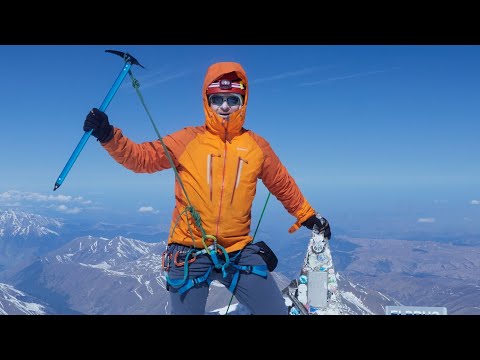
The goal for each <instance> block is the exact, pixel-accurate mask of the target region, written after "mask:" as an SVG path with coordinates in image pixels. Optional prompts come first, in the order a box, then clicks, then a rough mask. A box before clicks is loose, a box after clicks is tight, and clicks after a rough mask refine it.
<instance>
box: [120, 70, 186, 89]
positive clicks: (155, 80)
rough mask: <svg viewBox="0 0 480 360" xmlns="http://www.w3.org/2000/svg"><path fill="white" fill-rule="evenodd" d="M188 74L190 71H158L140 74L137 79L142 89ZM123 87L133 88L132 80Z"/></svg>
mask: <svg viewBox="0 0 480 360" xmlns="http://www.w3.org/2000/svg"><path fill="white" fill-rule="evenodd" d="M187 74H188V71H182V72H176V73H172V74H165V73H164V72H156V73H153V74H149V75H146V76H140V77H137V78H136V79H137V80H138V82H139V83H140V90H142V89H145V88H149V87H152V86H155V85H158V84H162V83H164V82H167V81H171V80H174V79H178V78H181V77H184V76H186V75H187ZM122 87H130V88H131V89H132V90H133V87H132V84H131V82H126V83H124V84H123V85H122Z"/></svg>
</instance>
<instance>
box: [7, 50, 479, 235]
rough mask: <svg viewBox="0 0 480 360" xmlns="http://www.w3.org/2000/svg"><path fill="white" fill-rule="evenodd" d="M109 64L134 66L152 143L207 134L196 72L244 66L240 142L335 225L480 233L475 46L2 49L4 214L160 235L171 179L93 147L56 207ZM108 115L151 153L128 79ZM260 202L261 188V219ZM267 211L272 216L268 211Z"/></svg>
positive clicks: (109, 74) (107, 80)
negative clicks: (284, 171)
mask: <svg viewBox="0 0 480 360" xmlns="http://www.w3.org/2000/svg"><path fill="white" fill-rule="evenodd" d="M106 49H116V50H120V51H126V52H129V53H131V54H132V55H133V56H135V57H136V58H137V59H138V60H139V61H140V63H141V64H142V65H144V66H145V67H146V69H141V68H139V67H133V68H132V70H133V73H134V75H135V77H136V78H137V79H138V80H139V81H140V85H141V87H140V90H141V91H142V94H143V96H144V98H145V101H146V103H147V106H148V107H149V109H150V111H151V113H152V115H153V118H154V120H155V122H156V124H157V127H158V128H159V130H160V133H161V135H162V136H165V135H167V134H169V133H171V132H173V131H176V130H178V129H180V128H183V127H185V126H191V125H199V124H203V121H204V120H203V119H204V114H203V109H202V102H201V89H202V84H203V78H204V75H205V72H206V69H207V67H208V66H209V65H210V64H212V63H214V62H217V61H237V62H240V63H241V64H242V65H243V66H244V68H245V69H246V71H247V75H248V76H249V81H250V102H249V107H248V110H247V119H246V123H245V127H246V128H248V129H251V130H253V131H256V132H257V133H258V134H260V135H262V136H263V137H265V138H266V139H267V140H268V141H269V142H270V144H271V145H272V147H273V149H274V150H275V151H276V152H277V154H278V156H279V157H280V159H281V160H282V161H283V162H284V164H285V165H286V166H287V168H288V169H289V171H290V173H291V174H292V175H293V176H294V178H295V179H296V181H297V183H298V184H299V186H300V187H301V189H302V191H303V192H304V194H305V195H306V197H307V198H308V199H309V200H310V202H311V203H312V204H313V205H314V207H315V208H317V210H318V211H320V212H322V213H323V214H325V216H326V217H330V218H332V219H334V220H335V221H336V222H337V223H339V224H342V225H343V226H347V225H348V224H353V223H356V222H358V223H360V222H362V219H365V218H366V217H367V214H373V213H375V214H382V216H389V214H395V216H397V217H398V218H400V217H401V216H403V218H402V219H403V220H402V221H405V222H411V223H415V224H416V225H417V226H424V225H425V226H432V224H436V225H437V226H441V223H442V222H443V221H446V220H448V221H451V223H454V224H456V226H457V227H458V228H459V229H462V228H465V229H470V228H474V229H477V226H478V225H476V224H478V223H480V206H479V204H480V167H479V166H478V160H479V155H480V142H479V140H478V139H479V134H480V107H479V106H478V104H479V100H478V99H480V87H479V85H478V84H479V80H480V69H479V66H478V64H479V63H480V46H460V45H454V46H422V45H415V46H403V45H391V46H382V45H375V46H365V45H356V46H346V45H337V46H326V45H325V46H324V45H306V46H300V45H292V46H287V45H278V46H276V45H275V46H274V45H268V46H260V45H252V46H250V45H235V46H227V45H225V46H223V45H221V46H220V45H215V46H213V45H212V46H202V45H145V46H143V45H142V46H140V45H108V44H106V45H95V46H87V45H72V46H61V45H56V46H42V45H36V46H27V45H18V46H5V45H3V46H0V59H1V62H2V67H1V68H2V82H3V84H2V85H3V86H2V90H1V93H2V97H1V98H2V108H1V117H2V120H1V124H2V131H0V150H1V151H0V154H1V155H0V160H1V161H0V162H1V169H2V176H1V177H0V209H5V208H9V207H12V206H18V205H26V204H27V203H29V204H30V205H32V204H33V209H37V210H40V209H41V208H44V207H48V209H50V210H51V211H52V212H53V213H58V214H59V215H60V214H67V213H70V214H71V215H72V216H73V215H74V216H87V215H88V214H98V213H101V212H102V213H111V214H114V213H122V214H123V216H126V217H128V216H132V217H133V216H150V218H151V219H152V221H155V219H156V218H157V219H158V217H162V218H163V217H165V218H167V219H168V221H169V216H170V213H171V208H172V206H173V195H172V194H173V173H172V172H171V171H165V172H161V173H156V174H151V175H148V174H135V173H132V172H129V171H128V170H126V169H124V168H122V167H121V166H120V165H118V164H117V163H116V162H115V161H113V160H112V159H111V158H110V157H109V156H108V154H107V153H106V152H105V151H104V150H103V149H102V148H101V147H100V145H99V144H98V143H97V142H96V140H95V139H94V138H93V137H92V138H90V140H89V142H88V143H87V145H86V146H85V148H84V149H83V151H82V153H81V154H80V156H79V158H78V160H77V161H76V163H75V164H74V166H73V168H72V170H71V171H70V173H69V175H68V177H67V178H66V180H65V181H64V183H63V185H62V186H61V187H60V188H59V189H58V190H57V191H55V192H53V185H54V183H55V180H56V179H57V177H58V175H59V174H60V172H61V170H62V169H63V167H64V165H65V163H66V162H67V160H68V158H69V157H70V155H71V153H72V152H73V150H74V148H75V146H76V145H77V143H78V141H79V140H80V138H81V137H82V135H83V130H82V126H83V121H84V119H85V116H86V114H87V113H88V111H89V110H90V109H91V108H92V107H98V106H100V104H101V102H102V101H103V99H104V97H105V95H106V94H107V92H108V90H109V89H110V87H111V85H112V84H113V82H114V80H115V79H116V77H117V75H118V74H119V72H120V70H121V69H122V67H123V60H122V59H121V58H119V57H117V56H115V55H112V54H107V53H105V52H104V51H105V50H106ZM106 112H107V114H108V116H109V118H110V121H111V123H112V124H114V125H115V126H118V127H120V128H122V129H123V131H124V133H125V134H126V135H127V136H129V137H130V138H131V139H133V140H135V141H137V142H142V141H148V140H154V139H156V134H155V132H154V130H153V128H152V126H151V124H150V121H149V119H148V117H147V115H146V113H145V111H144V110H143V107H142V106H141V103H140V101H139V99H138V97H137V96H136V94H135V92H134V90H133V88H132V86H131V85H130V81H129V78H128V77H127V78H126V80H125V82H124V84H123V85H122V87H121V88H120V89H119V91H118V93H117V95H116V96H115V97H114V99H113V101H112V102H111V104H110V106H109V108H108V109H107V111H106ZM266 196H267V191H266V190H265V189H264V188H263V185H262V184H261V183H259V190H258V197H257V200H256V202H255V209H256V211H257V212H258V209H259V208H261V206H263V202H264V201H265V198H266ZM269 206H270V207H271V211H272V214H276V213H278V214H281V213H282V212H284V210H283V208H282V207H281V205H280V204H279V203H278V201H276V200H272V202H271V205H269ZM279 216H282V217H283V216H285V214H282V215H279ZM288 216H289V215H287V216H286V217H285V218H286V219H287V221H288V225H285V227H286V228H288V227H289V226H290V225H291V224H290V223H291V218H290V217H288ZM398 218H396V219H398ZM369 219H373V218H372V217H370V218H369ZM382 219H383V218H382ZM441 219H443V220H441ZM168 221H167V222H168ZM381 221H383V226H384V227H388V226H389V224H388V220H381ZM396 223H398V222H396ZM402 224H403V223H402ZM477 230H478V229H477Z"/></svg>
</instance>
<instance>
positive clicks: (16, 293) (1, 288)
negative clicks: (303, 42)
mask: <svg viewBox="0 0 480 360" xmlns="http://www.w3.org/2000/svg"><path fill="white" fill-rule="evenodd" d="M48 313H49V312H48V306H46V305H45V304H42V302H41V301H40V300H38V299H35V298H33V297H32V296H29V295H27V294H25V293H24V292H22V291H20V290H17V289H15V288H14V287H13V286H11V285H7V284H2V283H0V315H45V314H48Z"/></svg>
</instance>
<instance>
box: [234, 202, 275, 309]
mask: <svg viewBox="0 0 480 360" xmlns="http://www.w3.org/2000/svg"><path fill="white" fill-rule="evenodd" d="M270 195H271V193H268V196H267V200H265V205H263V210H262V213H261V214H260V219H258V224H257V228H256V229H255V232H254V233H253V238H252V241H251V242H252V243H253V241H254V240H255V235H257V230H258V228H259V226H260V222H261V221H262V217H263V213H264V212H265V208H266V207H267V204H268V199H270ZM232 300H233V294H232V297H231V298H230V302H229V303H228V306H227V311H226V312H225V315H228V309H230V304H231V303H232Z"/></svg>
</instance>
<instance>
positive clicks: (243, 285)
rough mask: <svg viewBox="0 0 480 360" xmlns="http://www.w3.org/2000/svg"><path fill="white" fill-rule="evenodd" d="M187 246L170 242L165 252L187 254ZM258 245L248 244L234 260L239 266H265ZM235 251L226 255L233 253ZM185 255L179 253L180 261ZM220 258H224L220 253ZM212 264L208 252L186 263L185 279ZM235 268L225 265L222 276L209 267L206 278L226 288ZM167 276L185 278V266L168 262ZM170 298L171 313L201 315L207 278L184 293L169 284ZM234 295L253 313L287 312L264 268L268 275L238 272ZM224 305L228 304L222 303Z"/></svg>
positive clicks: (203, 307)
mask: <svg viewBox="0 0 480 360" xmlns="http://www.w3.org/2000/svg"><path fill="white" fill-rule="evenodd" d="M188 250H189V248H188V247H185V246H182V245H178V244H171V245H169V246H168V249H167V252H168V253H170V254H172V255H175V253H176V252H177V251H181V252H183V253H186V252H187V251H188ZM258 251H259V247H258V246H257V245H255V244H249V245H247V246H246V247H245V248H244V249H243V250H242V251H241V252H240V254H239V255H238V256H237V257H236V258H235V260H234V261H233V262H234V263H235V264H237V265H239V266H248V265H250V266H254V265H265V261H264V260H263V259H262V257H261V256H260V255H259V253H258ZM235 254H236V252H234V253H232V254H229V256H231V257H233V256H235ZM184 258H185V256H179V258H178V259H179V260H182V261H183V260H184ZM219 259H221V260H225V259H224V257H223V256H219ZM211 266H213V262H212V260H211V258H210V256H209V255H207V254H204V255H201V256H199V257H197V259H196V260H195V261H194V262H192V263H190V264H189V265H188V278H189V279H193V278H197V277H199V276H203V275H204V274H205V273H206V272H207V271H208V269H209V268H210V267H211ZM235 272H236V269H234V268H233V267H231V266H230V267H228V268H227V273H228V275H227V276H226V277H225V278H224V277H223V273H222V271H219V272H218V271H215V270H212V271H211V272H210V275H209V277H208V279H209V280H210V281H213V280H217V281H219V282H220V283H221V284H223V285H224V286H226V287H227V288H228V287H229V286H230V283H231V282H232V279H233V276H234V274H235ZM168 276H169V277H170V279H172V280H176V279H182V278H183V277H184V267H183V266H175V264H174V262H173V260H171V261H170V269H169V271H168ZM169 292H170V300H171V308H172V311H171V314H172V315H204V314H205V306H206V304H207V297H208V292H209V285H208V282H207V281H204V282H201V283H199V284H196V285H194V286H193V287H192V288H190V289H189V290H188V291H187V292H185V293H183V294H180V293H179V292H178V289H176V288H174V287H173V286H170V287H169ZM233 293H234V295H235V297H236V298H237V300H238V301H239V302H240V303H241V304H242V305H244V306H246V307H247V308H248V309H250V311H251V313H252V315H287V306H286V305H285V300H284V298H283V296H282V293H281V291H280V289H279V288H278V286H277V284H276V282H275V280H274V279H273V277H272V276H271V275H270V273H269V272H268V270H267V277H266V278H264V277H262V276H260V275H257V274H253V273H245V272H243V271H241V272H240V276H239V278H238V282H237V285H236V287H235V289H234V292H233ZM225 305H227V304H225Z"/></svg>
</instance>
